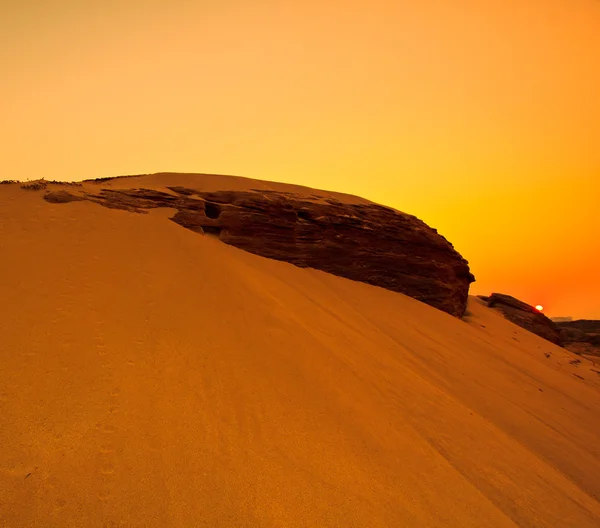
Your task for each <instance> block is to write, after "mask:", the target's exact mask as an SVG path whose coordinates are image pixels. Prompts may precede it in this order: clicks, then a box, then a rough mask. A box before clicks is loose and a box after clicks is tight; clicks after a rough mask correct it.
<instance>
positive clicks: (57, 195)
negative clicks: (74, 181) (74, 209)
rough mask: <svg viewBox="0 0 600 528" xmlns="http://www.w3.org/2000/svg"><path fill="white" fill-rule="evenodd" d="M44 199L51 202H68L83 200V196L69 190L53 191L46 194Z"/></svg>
mask: <svg viewBox="0 0 600 528" xmlns="http://www.w3.org/2000/svg"><path fill="white" fill-rule="evenodd" d="M44 199H45V200H46V201H47V202H50V203H68V202H77V201H81V200H83V198H82V197H81V196H76V195H74V194H71V193H70V192H68V191H51V192H47V193H46V194H45V195H44Z"/></svg>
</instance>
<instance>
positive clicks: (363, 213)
mask: <svg viewBox="0 0 600 528" xmlns="http://www.w3.org/2000/svg"><path fill="white" fill-rule="evenodd" d="M169 189H170V190H171V191H172V192H173V193H174V194H170V193H164V192H160V191H156V190H151V189H127V190H112V189H101V190H100V191H99V192H98V193H93V194H92V193H83V194H82V197H83V198H84V199H86V200H90V201H93V202H96V203H98V204H100V205H103V206H105V207H111V208H117V209H125V210H128V211H132V212H137V213H143V212H145V211H146V210H148V209H151V208H156V207H170V208H174V209H176V210H177V213H176V214H175V215H174V216H173V217H172V218H171V220H172V221H174V222H176V223H177V224H179V225H181V226H183V227H185V228H187V229H190V230H192V231H195V232H198V233H208V234H212V235H216V236H218V237H219V239H220V240H221V241H223V242H225V243H227V244H231V245H233V246H236V247H238V248H240V249H244V250H246V251H249V252H251V253H255V254H258V255H261V256H264V257H268V258H272V259H276V260H283V261H286V262H290V263H292V264H295V265H296V266H299V267H311V268H315V269H318V270H322V271H326V272H329V273H332V274H334V275H339V276H341V277H346V278H349V279H353V280H356V281H361V282H366V283H368V284H373V285H376V286H381V287H383V288H387V289H389V290H393V291H397V292H401V293H404V294H406V295H409V296H411V297H414V298H415V299H418V300H420V301H422V302H425V303H427V304H429V305H431V306H434V307H436V308H439V309H440V310H443V311H445V312H448V313H450V314H452V315H454V316H457V317H461V316H462V315H463V313H464V311H465V308H466V303H467V297H468V292H469V285H470V283H471V282H473V281H474V277H473V275H472V274H471V273H470V271H469V266H468V263H467V261H466V260H464V259H463V258H462V257H461V255H460V254H458V253H457V252H456V250H455V249H454V248H453V246H452V244H450V242H448V241H447V240H446V239H445V238H444V237H442V236H441V235H439V234H438V233H437V232H436V231H435V230H434V229H432V228H430V227H428V226H427V225H426V224H425V223H423V222H422V221H421V220H419V219H417V218H416V217H414V216H412V215H408V214H404V213H400V212H398V211H395V210H393V209H390V208H388V207H384V206H381V205H377V204H347V203H343V202H341V201H339V200H336V199H333V198H323V197H322V196H319V195H314V196H309V197H305V196H300V195H296V194H293V193H287V192H277V191H264V190H262V191H258V190H256V191H218V192H203V191H199V190H195V189H188V188H183V187H170V188H169ZM52 199H53V200H55V198H54V197H52Z"/></svg>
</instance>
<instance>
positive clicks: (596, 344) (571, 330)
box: [556, 319, 600, 357]
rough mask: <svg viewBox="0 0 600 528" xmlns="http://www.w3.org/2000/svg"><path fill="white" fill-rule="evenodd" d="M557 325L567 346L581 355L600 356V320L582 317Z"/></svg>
mask: <svg viewBox="0 0 600 528" xmlns="http://www.w3.org/2000/svg"><path fill="white" fill-rule="evenodd" d="M556 325H557V326H558V328H559V329H560V336H561V339H562V341H563V343H564V346H565V348H567V349H569V350H570V351H571V352H575V353H576V354H580V355H588V356H596V357H598V356H600V321H596V320H590V319H580V320H579V321H561V322H557V323H556Z"/></svg>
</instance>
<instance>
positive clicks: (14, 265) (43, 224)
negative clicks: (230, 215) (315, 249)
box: [0, 175, 600, 528]
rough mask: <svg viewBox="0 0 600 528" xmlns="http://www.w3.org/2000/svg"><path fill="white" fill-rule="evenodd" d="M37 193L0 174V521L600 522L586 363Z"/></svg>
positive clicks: (507, 331) (509, 331)
mask: <svg viewBox="0 0 600 528" xmlns="http://www.w3.org/2000/svg"><path fill="white" fill-rule="evenodd" d="M177 178H179V180H181V181H178V182H176V183H175V182H174V180H176V179H177ZM152 179H154V180H153V181H151V180H152ZM196 180H198V181H199V182H200V183H202V187H203V188H207V185H208V183H207V178H200V177H194V176H177V177H175V176H171V177H167V176H164V175H163V176H161V177H146V179H145V180H144V183H143V185H140V184H139V183H135V184H134V185H132V184H131V181H130V182H126V180H121V181H119V182H112V185H115V186H120V185H122V186H123V187H126V188H127V187H132V186H145V187H153V188H157V189H158V188H161V189H162V188H165V186H166V185H186V183H184V181H186V182H187V185H190V181H191V182H192V183H193V182H194V181H196ZM211 181H212V182H213V183H212V184H214V185H215V186H216V187H219V186H220V187H221V188H223V186H226V185H231V186H233V187H234V188H246V187H249V188H253V187H254V185H255V184H254V183H253V182H249V181H248V180H238V181H235V180H228V179H227V178H222V180H221V182H220V183H219V181H218V179H215V178H213V179H212V180H211ZM124 182H125V183H126V185H125V184H123V183H124ZM88 185H95V184H88ZM264 185H267V184H264ZM190 186H193V185H190ZM208 190H210V189H208ZM41 196H42V193H41V192H32V191H23V190H21V189H20V188H19V186H18V185H2V186H0V257H1V259H0V292H2V303H1V306H0V310H1V312H0V333H1V337H2V339H1V341H0V526H2V527H11V528H12V527H31V526H43V527H63V526H78V527H79V526H86V527H107V526H111V527H112V526H127V527H154V526H156V527H175V526H177V527H180V526H182V527H203V526H206V527H221V526H227V527H229V526H231V527H244V526H252V527H255V526H256V527H284V526H285V527H296V526H302V527H317V526H319V527H320V526H339V527H353V526H357V527H378V526H386V527H405V526H406V527H483V526H486V527H509V526H512V527H515V526H521V527H536V528H539V527H550V526H552V527H573V528H585V527H598V526H599V525H600V504H599V503H598V499H599V497H600V456H599V450H600V447H599V446H600V376H599V374H598V372H596V371H595V367H594V365H593V364H592V363H590V362H588V361H587V360H585V359H583V360H582V361H581V362H580V363H572V362H573V361H576V360H577V359H579V358H577V356H574V355H573V354H571V353H569V352H567V351H566V350H563V349H561V348H558V347H556V346H554V345H552V344H551V343H549V342H546V341H544V340H543V339H541V338H539V337H537V336H535V335H533V334H530V333H528V332H526V331H525V330H522V329H521V328H519V327H517V326H515V325H513V324H512V323H510V322H508V321H506V320H504V319H503V318H502V317H501V316H500V315H498V314H497V313H495V312H494V311H493V310H490V309H488V308H486V307H485V306H483V305H482V304H480V303H479V302H478V300H477V299H471V301H470V304H469V315H468V316H467V317H466V319H465V320H464V321H460V320H457V319H455V318H453V317H451V316H449V315H447V314H445V313H443V312H440V311H438V310H435V309H434V308H431V307H429V306H427V305H424V304H422V303H420V302H418V301H416V300H414V299H411V298H408V297H406V296H404V295H401V294H398V293H394V292H390V291H387V290H384V289H381V288H377V287H373V286H369V285H366V284H361V283H357V282H353V281H350V280H346V279H342V278H339V277H335V276H331V275H328V274H326V273H323V272H319V271H315V270H309V269H299V268H296V267H294V266H292V265H290V264H287V263H283V262H277V261H272V260H269V259H265V258H262V257H259V256H256V255H252V254H249V253H246V252H244V251H241V250H239V249H236V248H234V247H231V246H227V245H225V244H223V243H221V242H220V241H218V240H217V239H215V238H213V237H210V236H201V235H198V234H195V233H192V232H191V231H187V230H185V229H183V228H182V227H180V226H178V225H176V224H175V223H173V222H169V221H168V220H167V218H168V217H169V216H170V215H171V214H172V211H170V210H166V209H164V210H154V211H152V212H151V213H149V214H146V215H139V214H134V213H129V212H126V211H120V210H111V209H106V208H103V207H101V206H99V205H96V204H93V203H89V202H85V203H84V202H76V203H70V204H49V203H46V202H45V201H43V200H42V199H41ZM339 196H340V195H337V197H339ZM346 199H351V198H346Z"/></svg>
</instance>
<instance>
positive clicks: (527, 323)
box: [487, 293, 562, 346]
mask: <svg viewBox="0 0 600 528" xmlns="http://www.w3.org/2000/svg"><path fill="white" fill-rule="evenodd" d="M487 305H488V306H489V307H490V308H496V309H498V310H499V311H500V312H501V313H502V315H504V317H506V318H507V319H508V320H509V321H511V322H513V323H515V324H517V325H519V326H521V327H523V328H525V329H526V330H529V331H530V332H533V333H534V334H537V335H539V336H540V337H543V338H544V339H547V340H548V341H551V342H552V343H555V344H556V345H559V346H562V339H561V335H560V329H559V328H558V326H556V324H555V323H553V322H552V321H551V320H550V319H549V318H548V317H546V316H545V315H544V314H542V313H540V312H539V311H538V310H536V309H535V308H534V307H533V306H531V305H529V304H527V303H524V302H523V301H520V300H519V299H515V298H514V297H511V296H510V295H505V294H503V293H492V295H490V296H489V297H488V298H487Z"/></svg>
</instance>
